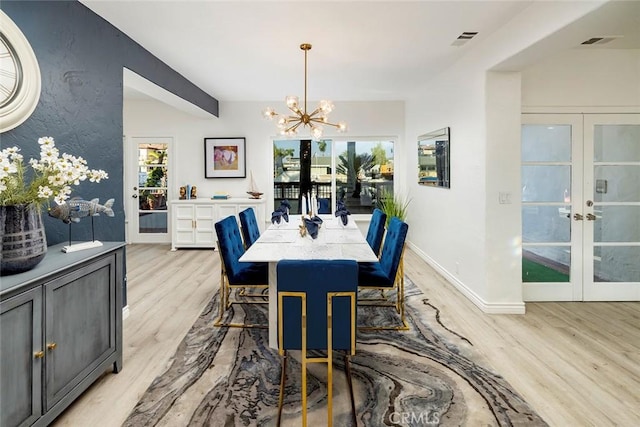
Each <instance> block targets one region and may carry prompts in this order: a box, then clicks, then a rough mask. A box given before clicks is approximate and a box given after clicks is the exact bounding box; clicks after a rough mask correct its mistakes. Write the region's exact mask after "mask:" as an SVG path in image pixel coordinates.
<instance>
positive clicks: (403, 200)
mask: <svg viewBox="0 0 640 427" xmlns="http://www.w3.org/2000/svg"><path fill="white" fill-rule="evenodd" d="M409 203H411V199H409V198H407V197H406V196H400V195H398V194H391V192H389V191H387V190H382V192H381V193H380V200H378V208H379V209H380V210H381V211H382V212H384V213H385V214H387V223H386V225H387V226H388V225H389V221H391V218H392V217H394V216H395V217H398V218H399V219H401V220H402V221H405V219H406V218H407V208H408V206H409Z"/></svg>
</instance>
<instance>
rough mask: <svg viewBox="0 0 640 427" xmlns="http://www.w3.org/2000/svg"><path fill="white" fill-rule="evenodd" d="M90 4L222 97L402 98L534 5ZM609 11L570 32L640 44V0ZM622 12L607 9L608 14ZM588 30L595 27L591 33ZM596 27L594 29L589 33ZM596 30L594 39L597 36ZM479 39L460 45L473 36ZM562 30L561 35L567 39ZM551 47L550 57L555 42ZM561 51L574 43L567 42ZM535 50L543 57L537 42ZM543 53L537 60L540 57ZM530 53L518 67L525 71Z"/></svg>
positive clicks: (339, 1)
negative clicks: (465, 37) (465, 36)
mask: <svg viewBox="0 0 640 427" xmlns="http://www.w3.org/2000/svg"><path fill="white" fill-rule="evenodd" d="M81 2H82V3H83V4H85V5H86V6H87V7H89V8H90V9H92V10H93V11H94V12H96V13H97V14H98V15H100V16H102V17H103V18H105V19H106V20H107V21H109V22H110V23H111V24H113V25H114V26H116V27H117V28H119V29H120V30H121V31H123V32H124V33H126V34H127V35H129V36H130V37H131V38H132V39H133V40H135V41H136V42H138V43H140V44H141V45H142V46H143V47H145V48H146V49H147V50H149V51H150V52H151V53H152V54H154V55H155V56H156V57H158V58H159V59H161V60H162V61H164V62H165V63H167V64H168V65H169V66H170V67H172V68H173V69H175V70H176V71H178V72H179V73H180V74H182V75H183V76H185V77H186V78H187V79H189V80H190V81H192V82H193V83H194V84H196V85H197V86H199V87H200V88H201V89H203V90H204V91H205V92H207V93H209V94H210V95H212V96H213V97H215V98H217V99H218V100H221V101H273V100H279V99H283V98H284V96H285V95H288V94H292V95H299V96H300V97H302V96H303V95H304V94H303V90H304V53H303V51H302V50H300V48H299V46H300V44H301V43H305V42H308V43H311V44H312V45H313V48H312V49H311V50H310V51H309V54H308V70H309V71H308V97H309V100H317V99H319V98H328V99H332V100H334V101H382V100H402V99H407V98H408V97H409V96H410V95H411V91H412V88H415V87H418V86H420V85H421V84H423V83H424V82H425V81H426V80H428V79H429V78H431V77H433V76H435V75H437V74H438V73H440V72H443V70H446V68H447V67H448V66H450V65H451V64H452V63H453V62H455V61H456V60H457V59H459V58H460V57H461V56H462V55H465V54H466V53H468V52H469V49H473V47H474V44H476V43H478V42H479V41H481V40H482V39H483V38H486V37H488V36H489V35H490V34H491V32H492V31H494V30H495V29H497V28H500V27H501V26H503V25H504V24H506V23H507V22H509V20H510V19H512V18H513V17H514V16H516V15H518V14H519V13H520V12H522V11H523V10H524V9H526V8H527V7H528V6H529V5H530V4H531V3H532V2H531V1H524V0H515V1H482V0H475V1H409V2H401V1H393V2H389V1H386V2H385V1H347V0H333V1H328V0H325V1H300V0H299V1H295V2H284V1H265V0H262V1H244V0H236V1H216V0H208V1H194V0H181V1H154V2H152V1H104V0H81ZM615 3H620V6H616V7H609V4H607V5H605V7H602V8H600V9H599V10H598V11H597V13H598V14H600V15H599V16H598V15H596V17H595V18H594V17H593V16H592V15H594V14H590V15H588V16H587V18H589V19H585V22H584V23H580V22H577V23H575V24H572V26H571V28H569V27H568V28H567V30H566V31H565V32H564V36H565V38H566V35H567V34H571V35H573V36H574V37H575V36H576V34H578V35H579V36H582V35H583V34H590V35H589V37H592V36H599V35H604V34H606V33H604V32H606V31H609V33H608V34H607V35H614V34H615V35H624V36H625V37H624V38H621V39H619V40H614V41H613V42H611V43H609V45H602V47H610V48H611V47H616V48H621V47H622V48H629V47H632V48H640V7H639V5H640V2H638V1H624V2H615ZM606 8H609V9H615V10H614V11H613V12H612V11H606V10H605V9H606ZM585 26H586V27H585ZM585 28H586V29H585ZM588 28H592V31H593V33H589V32H588ZM465 31H472V32H478V35H477V36H476V37H475V38H474V39H473V40H471V41H469V42H468V43H466V44H464V45H463V46H452V43H453V42H454V41H455V40H456V39H457V37H458V36H459V35H460V34H461V33H463V32H465ZM561 36H562V34H558V35H557V37H561ZM541 44H543V45H544V46H545V50H544V51H545V54H547V53H549V51H550V50H553V49H550V47H551V48H553V46H554V39H553V38H549V39H547V40H545V41H543V42H542V43H541ZM557 46H565V44H560V43H557ZM531 49H532V51H535V46H533V47H532V48H531ZM533 56H535V55H533ZM533 56H532V55H530V54H525V53H523V54H522V55H520V57H519V58H514V61H513V62H512V64H511V67H513V66H516V64H517V65H518V66H521V65H522V63H524V62H526V59H527V58H530V57H533Z"/></svg>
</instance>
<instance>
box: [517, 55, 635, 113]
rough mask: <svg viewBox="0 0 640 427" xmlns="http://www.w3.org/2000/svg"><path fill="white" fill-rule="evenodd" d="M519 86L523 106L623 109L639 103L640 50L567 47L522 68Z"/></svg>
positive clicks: (569, 109)
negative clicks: (557, 53)
mask: <svg viewBox="0 0 640 427" xmlns="http://www.w3.org/2000/svg"><path fill="white" fill-rule="evenodd" d="M522 88H523V90H522V106H523V109H525V110H526V109H532V108H535V109H536V110H538V111H540V110H541V109H542V110H544V111H547V112H553V111H554V110H555V108H556V107H562V108H563V111H571V112H577V113H579V112H583V111H585V108H584V107H606V108H607V110H609V111H616V110H617V112H626V111H628V108H629V107H634V106H635V107H637V106H638V105H640V50H634V49H593V48H591V49H575V50H569V51H567V52H564V53H563V54H562V55H554V56H552V57H550V58H546V59H545V60H543V61H540V62H538V63H537V64H535V65H532V66H530V67H528V68H526V69H525V70H523V72H522ZM616 107H620V108H616ZM588 111H593V110H588ZM636 111H637V109H636Z"/></svg>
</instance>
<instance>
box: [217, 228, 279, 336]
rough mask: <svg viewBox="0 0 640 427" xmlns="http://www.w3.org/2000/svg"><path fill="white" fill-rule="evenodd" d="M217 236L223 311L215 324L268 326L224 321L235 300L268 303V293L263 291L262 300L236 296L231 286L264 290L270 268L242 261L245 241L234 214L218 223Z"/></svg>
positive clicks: (262, 264) (221, 309)
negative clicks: (226, 312)
mask: <svg viewBox="0 0 640 427" xmlns="http://www.w3.org/2000/svg"><path fill="white" fill-rule="evenodd" d="M215 229H216V235H217V237H218V253H219V254H220V313H219V316H218V319H217V320H216V322H215V325H216V326H232V327H267V325H258V324H247V323H225V322H223V316H224V313H225V311H226V310H228V309H229V308H231V306H232V305H233V304H250V303H265V302H266V301H265V299H266V298H267V294H266V293H264V294H262V295H261V296H262V300H261V301H247V300H234V299H233V298H232V297H233V295H232V290H234V289H240V290H241V291H244V288H260V289H262V290H263V292H266V289H267V288H268V287H269V284H268V283H269V270H268V264H267V263H257V262H240V261H239V259H240V257H241V256H242V255H243V254H244V251H245V249H244V244H243V243H242V238H241V237H240V229H239V227H238V222H237V221H236V219H235V217H234V216H228V217H226V218H224V219H222V220H220V221H218V222H216V223H215Z"/></svg>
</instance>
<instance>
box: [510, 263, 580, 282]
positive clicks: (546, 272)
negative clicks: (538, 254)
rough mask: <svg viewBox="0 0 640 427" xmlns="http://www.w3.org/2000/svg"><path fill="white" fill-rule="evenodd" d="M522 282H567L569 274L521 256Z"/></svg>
mask: <svg viewBox="0 0 640 427" xmlns="http://www.w3.org/2000/svg"><path fill="white" fill-rule="evenodd" d="M522 281H523V282H569V275H568V274H564V273H561V272H559V271H557V270H554V269H553V268H551V267H547V266H545V265H542V264H538V263H537V262H535V261H531V260H528V259H526V258H522Z"/></svg>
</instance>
